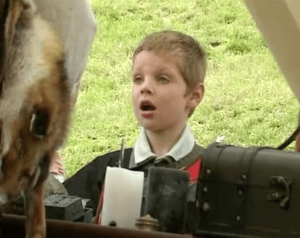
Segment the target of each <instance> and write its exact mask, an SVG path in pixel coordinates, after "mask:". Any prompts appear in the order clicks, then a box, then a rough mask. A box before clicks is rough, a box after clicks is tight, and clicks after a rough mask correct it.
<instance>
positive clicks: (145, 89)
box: [141, 78, 154, 94]
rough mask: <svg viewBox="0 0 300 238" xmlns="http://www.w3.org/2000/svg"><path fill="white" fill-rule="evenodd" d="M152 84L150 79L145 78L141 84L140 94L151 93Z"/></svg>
mask: <svg viewBox="0 0 300 238" xmlns="http://www.w3.org/2000/svg"><path fill="white" fill-rule="evenodd" d="M153 90H154V88H153V83H152V80H151V79H150V78H145V80H144V82H143V84H142V85H141V93H149V94H152V93H153Z"/></svg>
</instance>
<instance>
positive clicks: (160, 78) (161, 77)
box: [158, 76, 170, 83]
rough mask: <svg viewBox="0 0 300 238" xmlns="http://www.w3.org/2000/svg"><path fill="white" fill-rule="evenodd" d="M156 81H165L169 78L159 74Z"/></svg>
mask: <svg viewBox="0 0 300 238" xmlns="http://www.w3.org/2000/svg"><path fill="white" fill-rule="evenodd" d="M158 81H159V82H161V83H167V82H169V81H170V80H169V79H168V78H166V77H165V76H159V77H158Z"/></svg>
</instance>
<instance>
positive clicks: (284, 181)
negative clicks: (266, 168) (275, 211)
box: [267, 176, 292, 209]
mask: <svg viewBox="0 0 300 238" xmlns="http://www.w3.org/2000/svg"><path fill="white" fill-rule="evenodd" d="M291 185H292V180H291V179H289V178H285V177H282V176H272V177H271V178H270V180H269V193H268V195H267V199H268V201H270V202H278V203H279V205H280V207H281V208H285V209H288V207H289V202H290V195H291V194H290V193H291V189H290V187H291Z"/></svg>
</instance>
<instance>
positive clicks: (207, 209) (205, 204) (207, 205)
mask: <svg viewBox="0 0 300 238" xmlns="http://www.w3.org/2000/svg"><path fill="white" fill-rule="evenodd" d="M209 209H210V206H209V203H208V202H205V203H203V205H202V210H203V211H205V212H208V211H209Z"/></svg>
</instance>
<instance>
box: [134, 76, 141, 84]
mask: <svg viewBox="0 0 300 238" xmlns="http://www.w3.org/2000/svg"><path fill="white" fill-rule="evenodd" d="M141 81H142V77H141V76H135V77H134V78H133V82H134V83H138V82H141Z"/></svg>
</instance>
